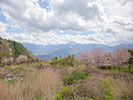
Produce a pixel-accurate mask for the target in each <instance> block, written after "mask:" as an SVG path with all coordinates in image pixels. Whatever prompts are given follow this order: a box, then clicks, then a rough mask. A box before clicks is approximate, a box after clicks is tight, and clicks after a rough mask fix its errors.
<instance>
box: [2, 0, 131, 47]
mask: <svg viewBox="0 0 133 100" xmlns="http://www.w3.org/2000/svg"><path fill="white" fill-rule="evenodd" d="M0 36H1V37H2V38H6V39H11V40H15V41H18V42H21V43H34V44H42V45H49V44H66V43H69V42H75V43H80V44H93V43H95V44H107V45H116V44H120V43H133V0H0Z"/></svg>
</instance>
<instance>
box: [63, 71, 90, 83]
mask: <svg viewBox="0 0 133 100" xmlns="http://www.w3.org/2000/svg"><path fill="white" fill-rule="evenodd" d="M87 77H88V73H87V72H81V71H75V72H73V73H72V74H71V75H67V74H65V75H63V79H62V80H63V82H64V84H68V85H71V84H73V83H74V82H77V81H79V80H84V79H87Z"/></svg>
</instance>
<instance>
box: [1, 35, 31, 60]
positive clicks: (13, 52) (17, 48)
mask: <svg viewBox="0 0 133 100" xmlns="http://www.w3.org/2000/svg"><path fill="white" fill-rule="evenodd" d="M19 55H23V56H26V57H28V58H32V57H33V55H32V53H31V52H29V51H28V50H27V49H26V48H25V47H24V46H23V45H22V44H21V43H19V42H15V41H11V40H6V39H2V38H1V37H0V62H1V61H2V60H3V59H4V58H7V59H8V58H11V57H12V58H17V57H18V56H19Z"/></svg>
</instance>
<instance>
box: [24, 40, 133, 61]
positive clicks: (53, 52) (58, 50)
mask: <svg viewBox="0 0 133 100" xmlns="http://www.w3.org/2000/svg"><path fill="white" fill-rule="evenodd" d="M23 45H24V46H25V47H26V48H27V49H28V50H29V51H31V52H32V53H33V54H34V55H35V56H36V57H39V58H42V59H50V58H52V57H55V56H60V55H61V56H62V57H64V56H66V55H69V54H74V55H75V56H76V57H77V56H78V54H79V53H80V52H81V51H89V50H91V49H93V48H103V49H104V50H105V51H108V52H113V51H114V50H115V49H117V48H120V49H123V48H126V49H128V48H131V49H133V44H119V45H116V46H108V45H103V44H78V43H74V42H70V43H68V44H58V45H36V44H29V43H23Z"/></svg>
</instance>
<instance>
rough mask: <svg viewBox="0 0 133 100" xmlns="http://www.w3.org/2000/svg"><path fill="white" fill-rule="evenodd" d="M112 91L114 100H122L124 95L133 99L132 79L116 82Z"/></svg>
mask: <svg viewBox="0 0 133 100" xmlns="http://www.w3.org/2000/svg"><path fill="white" fill-rule="evenodd" d="M112 90H113V94H114V100H121V98H120V97H122V96H124V95H125V96H127V98H133V80H132V79H130V78H126V79H117V80H114V82H113V87H112ZM128 100H130V99H128Z"/></svg>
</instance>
